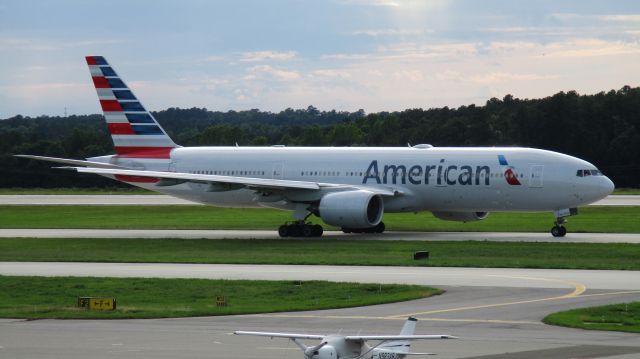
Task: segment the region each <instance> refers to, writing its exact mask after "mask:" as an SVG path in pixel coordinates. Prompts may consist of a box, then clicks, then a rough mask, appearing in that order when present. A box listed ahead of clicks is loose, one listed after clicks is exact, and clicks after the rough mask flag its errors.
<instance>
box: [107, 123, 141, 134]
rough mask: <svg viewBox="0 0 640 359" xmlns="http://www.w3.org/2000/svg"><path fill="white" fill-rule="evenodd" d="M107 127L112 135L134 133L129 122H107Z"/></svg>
mask: <svg viewBox="0 0 640 359" xmlns="http://www.w3.org/2000/svg"><path fill="white" fill-rule="evenodd" d="M107 127H108V128H109V132H110V133H111V134H112V135H135V134H136V131H134V130H133V127H131V124H130V123H108V124H107Z"/></svg>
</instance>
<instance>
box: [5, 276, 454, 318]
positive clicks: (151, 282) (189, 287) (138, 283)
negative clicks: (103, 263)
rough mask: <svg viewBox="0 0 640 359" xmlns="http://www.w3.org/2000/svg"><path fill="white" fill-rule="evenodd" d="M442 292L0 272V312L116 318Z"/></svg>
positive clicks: (338, 304) (276, 308)
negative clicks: (108, 301)
mask: <svg viewBox="0 0 640 359" xmlns="http://www.w3.org/2000/svg"><path fill="white" fill-rule="evenodd" d="M440 293H442V291H441V290H439V289H434V288H429V287H424V286H417V285H396V284H382V285H380V284H358V283H333V282H325V281H241V280H207V279H149V278H79V277H5V276H0V317H3V318H28V319H42V318H61V319H62V318H64V319H69V318H104V319H116V318H167V317H190V316H209V315H230V314H249V313H270V312H283V311H300V310H318V309H328V308H344V307H355V306H363V305H373V304H381V303H390V302H398V301H405V300H411V299H418V298H425V297H429V296H432V295H436V294H440ZM219 295H224V296H226V297H227V298H228V302H227V304H228V305H227V306H226V307H217V306H216V297H217V296H219ZM79 296H92V297H108V298H116V300H117V309H116V310H115V311H87V310H85V309H80V308H77V307H76V302H77V297H79Z"/></svg>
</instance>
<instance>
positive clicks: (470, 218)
mask: <svg viewBox="0 0 640 359" xmlns="http://www.w3.org/2000/svg"><path fill="white" fill-rule="evenodd" d="M431 213H433V216H434V217H436V218H439V219H443V220H445V221H457V222H474V221H481V220H483V219H485V218H487V217H488V216H489V212H431Z"/></svg>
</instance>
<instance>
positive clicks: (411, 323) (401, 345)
mask: <svg viewBox="0 0 640 359" xmlns="http://www.w3.org/2000/svg"><path fill="white" fill-rule="evenodd" d="M417 321H418V320H417V319H416V318H413V317H409V318H408V319H407V321H406V322H404V325H403V326H402V329H401V330H400V335H413V333H414V332H415V331H416V322H417ZM379 348H380V349H387V350H391V351H393V352H395V353H397V354H400V353H407V354H408V353H409V349H410V348H411V341H410V340H394V341H390V342H386V343H383V344H382V345H380V347H379Z"/></svg>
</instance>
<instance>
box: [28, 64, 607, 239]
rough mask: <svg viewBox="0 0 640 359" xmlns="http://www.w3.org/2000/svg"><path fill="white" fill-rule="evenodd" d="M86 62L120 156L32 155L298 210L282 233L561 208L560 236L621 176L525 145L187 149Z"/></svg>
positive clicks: (217, 201) (175, 192) (211, 196)
mask: <svg viewBox="0 0 640 359" xmlns="http://www.w3.org/2000/svg"><path fill="white" fill-rule="evenodd" d="M86 60H87V64H88V65H89V70H90V72H91V77H92V79H93V83H94V85H95V88H96V90H97V92H98V98H99V100H100V105H101V107H102V110H103V112H104V117H105V120H106V122H107V126H108V128H109V132H110V133H111V138H112V140H113V143H114V145H115V154H113V155H106V156H100V157H92V158H88V159H86V160H74V159H65V158H53V157H44V156H33V155H17V156H18V157H25V158H31V159H36V160H44V161H51V162H56V163H62V164H65V165H67V166H68V167H66V168H71V169H74V170H76V171H78V172H82V173H94V174H98V175H102V176H105V177H109V178H112V179H115V180H118V181H122V182H126V183H129V184H132V185H134V186H138V187H142V188H146V189H148V190H152V191H157V192H161V193H165V194H168V195H171V196H175V197H179V198H183V199H187V200H190V201H194V202H199V203H204V204H209V205H215V206H223V207H271V208H278V209H285V210H293V211H294V219H295V221H294V222H292V223H285V224H283V225H282V226H280V228H279V230H278V232H279V234H280V236H282V237H287V236H294V237H298V236H304V237H311V236H321V235H322V227H321V226H320V225H311V224H309V223H307V221H306V220H307V218H308V217H309V216H310V215H312V214H313V215H316V216H319V217H320V218H322V220H323V221H324V222H325V223H327V224H330V225H333V226H336V227H341V228H342V230H343V231H344V232H346V233H348V232H368V233H374V232H377V233H381V232H383V231H384V229H385V225H384V223H383V222H382V218H383V215H384V213H385V212H416V213H417V212H421V211H430V212H432V213H433V215H434V216H436V217H438V218H440V219H443V220H451V221H462V222H469V221H478V220H482V219H485V218H486V217H487V215H488V214H489V212H490V211H503V212H514V211H522V212H536V211H538V212H539V211H549V212H553V213H554V214H555V218H556V220H555V223H554V226H553V228H552V229H551V233H552V235H553V236H556V237H562V236H564V235H565V234H566V233H567V231H566V229H565V227H564V226H563V224H564V223H565V222H566V218H567V217H569V216H571V215H575V214H577V207H579V206H584V205H587V204H590V203H593V202H596V201H598V200H600V199H602V198H604V197H606V196H607V195H609V194H610V193H611V192H612V191H613V189H614V185H613V182H611V181H610V180H609V178H607V177H606V176H604V175H603V174H602V172H600V171H599V170H598V169H597V168H596V167H595V166H594V165H592V164H591V163H589V162H586V161H583V160H581V159H579V158H575V157H572V156H568V155H564V154H561V153H557V152H552V151H545V150H540V149H533V148H518V147H486V148H483V147H467V148H464V147H442V148H439V147H433V146H431V145H425V144H422V145H416V146H409V147H284V146H272V147H240V146H235V147H181V146H178V145H176V144H175V143H174V142H173V140H171V138H170V137H169V136H168V135H167V133H166V132H165V131H164V129H163V128H162V127H161V126H160V125H159V124H158V122H157V121H156V120H155V118H154V117H153V115H152V114H151V113H149V111H147V110H146V109H145V108H144V107H143V106H142V104H141V103H140V101H139V100H138V99H137V97H136V96H135V95H134V94H133V92H131V90H130V89H129V88H128V87H127V85H126V84H125V83H124V82H123V81H122V79H121V78H120V77H119V76H118V75H117V74H116V72H115V71H114V70H113V68H112V67H111V66H110V65H109V64H108V63H107V61H106V60H105V59H104V57H102V56H87V57H86Z"/></svg>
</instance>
